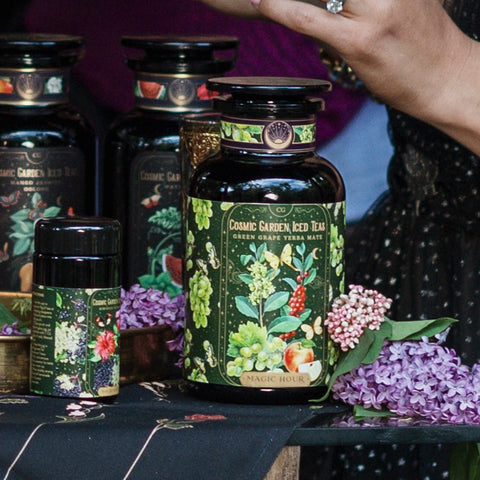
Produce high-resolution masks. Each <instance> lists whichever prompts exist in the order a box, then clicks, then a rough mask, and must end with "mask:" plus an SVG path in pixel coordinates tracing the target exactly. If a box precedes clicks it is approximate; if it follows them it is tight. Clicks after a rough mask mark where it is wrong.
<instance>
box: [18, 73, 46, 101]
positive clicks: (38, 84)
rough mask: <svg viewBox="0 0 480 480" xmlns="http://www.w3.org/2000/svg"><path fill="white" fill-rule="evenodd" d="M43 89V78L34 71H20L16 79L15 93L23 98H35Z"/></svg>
mask: <svg viewBox="0 0 480 480" xmlns="http://www.w3.org/2000/svg"><path fill="white" fill-rule="evenodd" d="M42 90H43V80H42V78H41V77H40V76H39V75H35V74H34V73H22V74H21V75H20V76H19V77H18V79H17V93H18V95H19V96H20V97H22V98H24V99H25V100H33V99H34V98H37V97H38V96H39V95H40V94H41V93H42Z"/></svg>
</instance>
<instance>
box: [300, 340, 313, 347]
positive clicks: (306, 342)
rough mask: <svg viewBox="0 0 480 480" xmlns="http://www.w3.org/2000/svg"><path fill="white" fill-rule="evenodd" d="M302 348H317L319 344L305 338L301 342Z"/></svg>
mask: <svg viewBox="0 0 480 480" xmlns="http://www.w3.org/2000/svg"><path fill="white" fill-rule="evenodd" d="M301 344H302V347H304V348H310V347H312V348H313V347H316V346H317V344H316V343H315V342H314V341H313V340H308V338H303V339H302V341H301Z"/></svg>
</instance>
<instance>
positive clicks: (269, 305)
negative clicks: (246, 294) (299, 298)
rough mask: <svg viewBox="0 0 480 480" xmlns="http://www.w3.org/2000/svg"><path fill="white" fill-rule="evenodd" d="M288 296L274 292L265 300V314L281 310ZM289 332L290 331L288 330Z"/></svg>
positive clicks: (286, 293) (284, 293)
mask: <svg viewBox="0 0 480 480" xmlns="http://www.w3.org/2000/svg"><path fill="white" fill-rule="evenodd" d="M289 296H290V294H289V293H288V292H276V293H274V294H273V295H270V296H269V297H268V298H267V299H266V300H265V306H264V310H265V312H273V311H274V310H278V309H280V308H282V307H283V306H284V305H285V304H286V303H287V302H288V297H289ZM290 331H291V330H290Z"/></svg>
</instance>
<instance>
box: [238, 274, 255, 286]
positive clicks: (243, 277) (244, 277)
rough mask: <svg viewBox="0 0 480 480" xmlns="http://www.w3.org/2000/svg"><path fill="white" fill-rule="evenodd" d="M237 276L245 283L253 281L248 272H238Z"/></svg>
mask: <svg viewBox="0 0 480 480" xmlns="http://www.w3.org/2000/svg"><path fill="white" fill-rule="evenodd" d="M238 278H239V279H240V280H241V281H242V282H243V283H246V284H247V285H250V284H251V283H252V282H253V277H252V276H251V275H250V274H249V273H240V274H239V275H238Z"/></svg>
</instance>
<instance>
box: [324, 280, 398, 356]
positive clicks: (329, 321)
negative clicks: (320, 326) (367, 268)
mask: <svg viewBox="0 0 480 480" xmlns="http://www.w3.org/2000/svg"><path fill="white" fill-rule="evenodd" d="M349 289H350V292H349V293H348V294H344V295H340V296H339V297H338V298H336V299H335V300H334V301H333V304H332V309H331V311H330V312H329V313H328V315H327V318H326V319H325V326H326V327H327V331H328V334H329V335H330V338H331V339H332V341H333V342H335V343H338V344H339V345H340V348H341V350H342V351H344V352H346V351H348V350H349V349H351V348H355V345H356V344H357V343H358V339H359V338H360V337H361V335H362V333H363V330H364V329H365V328H369V329H370V330H378V329H379V328H380V325H381V323H382V322H383V321H384V319H385V314H386V313H387V311H388V310H389V309H390V307H391V305H392V301H391V300H390V299H389V298H387V297H385V296H384V295H382V294H381V293H379V292H377V291H376V290H370V289H366V288H364V287H362V286H361V285H350V286H349Z"/></svg>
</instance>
